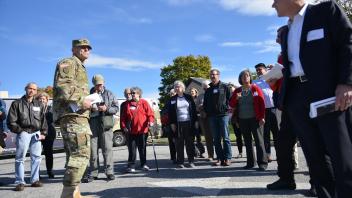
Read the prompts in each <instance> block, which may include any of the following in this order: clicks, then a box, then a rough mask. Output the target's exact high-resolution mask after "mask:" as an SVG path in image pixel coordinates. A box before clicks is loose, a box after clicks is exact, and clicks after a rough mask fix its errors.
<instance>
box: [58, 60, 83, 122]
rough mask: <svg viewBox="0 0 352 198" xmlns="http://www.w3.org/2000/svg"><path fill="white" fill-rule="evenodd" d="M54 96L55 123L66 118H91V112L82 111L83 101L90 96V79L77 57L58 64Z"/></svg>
mask: <svg viewBox="0 0 352 198" xmlns="http://www.w3.org/2000/svg"><path fill="white" fill-rule="evenodd" d="M53 94H54V98H53V116H54V121H58V120H59V119H60V118H62V117H64V116H78V117H86V118H89V110H83V109H82V105H83V100H84V98H85V97H86V96H88V95H89V88H88V77H87V72H86V68H85V67H84V65H83V63H82V62H81V61H80V60H79V59H78V58H77V57H75V56H73V57H71V58H65V59H63V60H61V61H60V62H59V63H58V64H57V66H56V71H55V76H54V93H53Z"/></svg>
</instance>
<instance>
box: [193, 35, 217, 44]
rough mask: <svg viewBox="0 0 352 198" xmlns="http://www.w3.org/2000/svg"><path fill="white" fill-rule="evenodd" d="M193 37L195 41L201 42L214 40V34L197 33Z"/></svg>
mask: <svg viewBox="0 0 352 198" xmlns="http://www.w3.org/2000/svg"><path fill="white" fill-rule="evenodd" d="M194 39H195V40H196V41H197V42H201V43H206V42H212V41H214V40H215V38H214V36H212V35H210V34H202V35H197V36H196V37H195V38H194Z"/></svg>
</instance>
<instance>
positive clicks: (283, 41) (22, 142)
mask: <svg viewBox="0 0 352 198" xmlns="http://www.w3.org/2000/svg"><path fill="white" fill-rule="evenodd" d="M272 7H273V8H275V9H276V11H277V14H278V16H279V17H288V18H289V20H288V25H285V26H283V27H281V28H280V29H279V30H278V36H277V42H278V43H279V44H280V45H281V50H282V52H281V54H280V55H279V58H278V62H279V63H281V64H282V65H283V69H282V74H283V77H271V78H269V79H265V78H264V76H265V75H266V74H267V72H270V69H271V68H272V65H265V64H264V63H258V64H256V65H255V66H253V69H255V71H256V74H257V75H256V76H253V74H252V72H251V71H250V70H249V69H246V70H243V71H241V72H240V74H239V76H238V82H239V84H240V86H239V87H236V86H234V85H233V84H227V83H225V82H222V81H221V80H220V71H219V70H218V69H211V70H210V72H209V79H210V81H208V80H204V81H203V82H202V90H197V89H196V88H194V87H193V88H191V89H190V92H189V93H188V92H186V87H185V84H184V83H183V82H182V81H181V80H177V81H175V82H174V84H173V89H171V90H170V99H169V100H168V101H167V103H166V104H165V107H164V109H163V111H162V115H163V116H162V118H161V120H162V123H163V130H164V132H165V133H166V136H167V138H168V141H169V149H170V159H171V161H172V163H174V164H175V166H176V168H180V169H182V168H186V167H188V168H195V167H196V163H195V160H196V159H195V158H198V157H199V158H204V157H205V156H204V155H205V154H207V158H208V159H209V161H211V162H212V165H213V166H230V165H231V163H232V158H233V154H232V149H231V142H230V132H229V124H231V125H232V126H233V129H234V132H235V135H236V143H237V147H238V155H237V156H236V157H238V158H239V157H244V156H245V157H246V158H247V163H246V166H244V167H243V168H244V169H253V168H255V167H256V166H257V169H256V170H257V171H266V169H267V167H268V163H270V162H271V161H272V160H273V158H275V156H272V154H271V139H273V143H274V148H275V150H276V159H277V164H278V171H277V173H278V176H279V179H278V180H277V181H275V182H273V183H271V184H268V185H267V189H269V190H282V189H287V190H294V189H296V183H295V180H294V170H295V169H297V168H298V161H297V157H296V154H295V153H297V152H296V151H295V150H296V149H295V148H296V147H297V140H298V141H299V142H300V145H301V147H302V150H303V152H304V155H305V158H306V161H307V164H308V167H309V174H310V183H311V189H310V190H309V194H310V195H311V196H318V197H338V198H344V197H350V196H351V195H352V160H350V155H351V153H352V121H351V117H352V114H351V113H352V112H351V108H350V106H351V104H352V72H351V71H352V26H351V23H350V22H349V20H348V18H347V17H346V15H345V14H344V11H343V10H342V9H341V8H340V7H339V6H338V5H337V4H336V3H335V2H334V1H324V2H322V3H319V4H316V5H311V4H308V3H307V2H306V1H305V0H274V3H273V5H272ZM91 50H92V47H91V45H90V43H89V41H88V40H87V39H78V40H73V42H72V52H73V56H72V57H70V58H65V59H63V60H61V61H60V62H58V64H57V67H56V71H55V76H54V96H53V108H52V109H49V107H48V105H47V103H48V99H49V96H48V95H47V94H45V93H40V94H39V95H37V85H36V83H33V82H31V83H28V84H27V85H26V87H25V91H26V92H25V95H24V96H23V97H22V98H20V99H18V100H16V101H14V102H13V103H12V105H11V107H10V110H9V112H8V115H6V110H4V109H5V108H4V106H5V104H4V103H3V102H1V106H0V120H1V121H3V120H5V119H7V126H8V127H9V129H10V130H11V131H12V132H14V133H16V134H17V136H16V157H15V184H16V188H15V190H16V191H23V190H24V184H25V181H24V159H25V155H26V153H27V151H28V150H29V151H30V156H31V157H30V158H31V179H30V182H31V186H32V187H41V186H42V185H43V184H42V183H41V181H40V175H39V165H40V162H41V153H42V145H43V149H44V154H45V158H46V167H47V174H48V177H49V178H54V177H55V175H54V173H53V150H52V147H53V142H54V140H55V128H54V124H57V125H59V126H60V130H61V133H62V137H63V140H64V147H65V151H66V166H65V168H66V171H65V174H64V179H63V185H64V187H63V191H62V194H61V197H79V196H80V191H79V184H80V183H81V181H82V182H92V181H93V180H94V179H97V177H98V172H99V171H98V170H99V148H101V149H102V153H103V157H104V169H105V174H106V178H107V180H114V179H115V173H114V169H113V166H114V164H113V152H112V136H113V132H112V127H113V115H114V114H116V113H117V112H118V111H120V126H121V129H122V130H123V131H124V132H125V134H126V136H127V147H128V153H129V154H128V164H127V169H126V172H128V173H134V172H135V171H136V170H135V169H136V156H137V154H136V152H137V150H138V153H139V158H140V164H139V165H140V166H139V168H140V169H141V170H143V171H148V170H150V168H149V166H148V165H147V159H146V146H147V138H148V132H149V131H150V128H151V127H153V125H154V124H155V118H154V113H153V110H152V108H151V107H150V105H149V104H148V102H147V101H146V100H144V99H143V98H142V94H143V92H142V90H141V88H139V87H136V86H135V87H130V88H126V89H125V90H124V96H125V98H126V101H125V102H123V103H122V104H121V105H120V109H119V104H118V102H117V100H116V98H115V96H114V94H113V93H112V92H111V91H109V90H108V89H106V87H105V81H104V77H103V76H102V75H99V74H97V75H94V77H93V79H92V82H93V85H94V87H93V88H92V89H90V90H89V88H88V77H87V72H86V68H85V67H84V61H85V60H86V59H88V57H89V54H90V51H91ZM254 78H255V79H254ZM94 94H97V95H98V96H99V99H100V100H99V102H97V103H95V102H94V103H93V100H92V99H91V97H88V96H92V95H94ZM332 96H336V100H335V109H334V111H332V112H329V113H326V114H325V112H319V113H322V114H321V115H320V114H319V115H318V117H316V118H311V117H309V115H310V114H309V111H310V109H309V105H310V103H312V102H315V101H318V100H322V99H326V98H329V97H332ZM2 128H3V122H1V131H0V136H1V138H0V139H1V140H3V139H4V138H5V137H6V134H5V133H3V130H2ZM201 134H203V135H204V137H205V142H206V146H205V147H206V151H207V152H205V147H204V145H203V143H202V140H201ZM242 137H243V141H244V146H245V151H246V154H245V155H244V154H243V149H242V147H243V142H242ZM271 137H272V138H271ZM253 139H254V142H255V148H256V149H255V151H254V148H253ZM2 147H4V146H3V143H2V142H1V141H0V149H1V148H2ZM184 149H185V150H186V154H187V161H188V163H187V164H186V163H185V161H186V157H185V153H184ZM0 152H1V150H0Z"/></svg>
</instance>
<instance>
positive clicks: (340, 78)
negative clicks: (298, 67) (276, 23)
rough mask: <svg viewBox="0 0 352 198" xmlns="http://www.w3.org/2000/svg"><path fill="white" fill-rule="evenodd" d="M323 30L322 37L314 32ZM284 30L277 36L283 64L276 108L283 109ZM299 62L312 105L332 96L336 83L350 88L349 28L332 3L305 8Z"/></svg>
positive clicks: (351, 39) (286, 81) (286, 84)
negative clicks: (277, 106) (278, 101)
mask: <svg viewBox="0 0 352 198" xmlns="http://www.w3.org/2000/svg"><path fill="white" fill-rule="evenodd" d="M321 31H323V37H321V36H317V34H315V33H317V32H321ZM287 37H288V29H284V30H283V32H282V37H281V39H282V40H281V41H282V42H281V50H282V58H283V64H284V67H285V69H284V80H283V85H282V87H281V96H280V105H282V106H283V107H284V106H285V96H286V95H287V94H286V90H287V89H289V88H288V87H289V78H290V76H291V74H290V69H289V67H290V63H289V60H288V54H287V45H288V43H287V40H288V39H287ZM299 56H300V61H301V64H302V67H303V71H304V73H305V75H306V77H307V78H308V81H307V82H305V83H307V86H308V87H309V91H310V93H307V95H308V96H309V100H310V101H307V102H309V103H310V102H314V101H317V100H321V99H325V98H328V97H332V96H335V89H336V86H337V85H338V84H348V85H352V26H351V23H350V21H349V19H348V18H347V16H346V14H345V13H344V11H343V10H342V9H341V8H340V7H339V6H338V5H337V4H336V2H335V1H328V2H322V3H320V4H317V5H308V7H307V10H306V13H305V17H304V21H303V26H302V34H301V41H300V54H299Z"/></svg>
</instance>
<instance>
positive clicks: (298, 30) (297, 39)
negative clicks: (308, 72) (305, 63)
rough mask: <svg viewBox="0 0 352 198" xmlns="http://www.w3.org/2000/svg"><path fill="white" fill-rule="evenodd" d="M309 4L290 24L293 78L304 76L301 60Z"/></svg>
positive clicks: (289, 55) (290, 59)
mask: <svg viewBox="0 0 352 198" xmlns="http://www.w3.org/2000/svg"><path fill="white" fill-rule="evenodd" d="M307 6H308V3H306V4H305V5H304V6H303V8H302V9H301V10H300V11H299V12H298V13H297V14H296V16H294V18H293V20H292V22H289V24H288V27H289V32H288V40H287V44H288V48H287V52H288V60H289V61H290V64H291V65H290V71H291V77H297V76H303V75H304V71H303V68H302V64H301V61H300V59H299V52H300V43H301V34H302V26H303V20H304V15H305V14H306V10H307Z"/></svg>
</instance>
